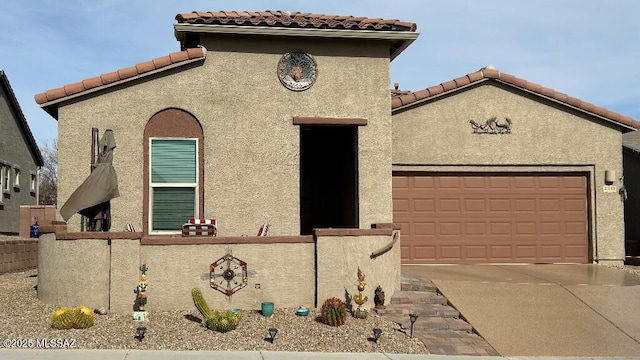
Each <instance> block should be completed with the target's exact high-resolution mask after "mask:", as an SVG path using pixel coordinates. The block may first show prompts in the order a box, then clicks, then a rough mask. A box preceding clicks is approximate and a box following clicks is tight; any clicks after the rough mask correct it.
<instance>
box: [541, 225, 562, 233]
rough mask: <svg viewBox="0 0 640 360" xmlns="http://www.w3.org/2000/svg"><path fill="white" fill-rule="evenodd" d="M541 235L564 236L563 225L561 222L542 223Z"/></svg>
mask: <svg viewBox="0 0 640 360" xmlns="http://www.w3.org/2000/svg"><path fill="white" fill-rule="evenodd" d="M540 235H559V236H560V235H562V224H561V223H560V222H559V221H544V222H540Z"/></svg>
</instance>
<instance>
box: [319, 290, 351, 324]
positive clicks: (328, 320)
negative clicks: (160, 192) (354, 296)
mask: <svg viewBox="0 0 640 360" xmlns="http://www.w3.org/2000/svg"><path fill="white" fill-rule="evenodd" d="M346 317H347V305H346V304H345V303H344V301H342V300H340V299H338V298H335V297H333V298H331V299H327V300H326V301H325V302H324V304H322V308H320V319H321V320H322V322H323V323H325V324H327V325H331V326H340V325H344V322H345V319H346Z"/></svg>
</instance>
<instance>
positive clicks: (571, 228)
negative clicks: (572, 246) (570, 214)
mask: <svg viewBox="0 0 640 360" xmlns="http://www.w3.org/2000/svg"><path fill="white" fill-rule="evenodd" d="M564 226H565V234H567V235H585V234H586V233H587V223H586V222H585V221H568V222H566V223H565V224H564Z"/></svg>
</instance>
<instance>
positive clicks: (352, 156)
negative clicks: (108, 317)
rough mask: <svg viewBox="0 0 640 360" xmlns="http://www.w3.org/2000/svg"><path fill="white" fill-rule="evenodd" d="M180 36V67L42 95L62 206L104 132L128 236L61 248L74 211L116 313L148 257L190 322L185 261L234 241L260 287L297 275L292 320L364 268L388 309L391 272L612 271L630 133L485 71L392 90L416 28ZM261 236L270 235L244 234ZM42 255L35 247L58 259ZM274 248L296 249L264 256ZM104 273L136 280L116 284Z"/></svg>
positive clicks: (258, 19) (237, 21)
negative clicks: (205, 227)
mask: <svg viewBox="0 0 640 360" xmlns="http://www.w3.org/2000/svg"><path fill="white" fill-rule="evenodd" d="M176 20H177V23H176V24H174V28H175V34H176V38H177V40H178V41H179V42H180V46H181V51H179V52H176V53H172V54H170V55H168V56H165V57H160V58H156V59H154V60H151V61H148V62H144V63H140V64H137V65H135V66H131V67H127V68H123V69H120V70H118V71H115V72H112V73H108V74H103V75H101V76H97V77H94V78H90V79H86V80H84V81H81V82H77V83H72V84H69V85H66V86H64V87H61V88H57V89H53V90H49V91H46V92H44V93H41V94H38V95H36V97H35V99H36V101H37V103H38V104H40V106H41V107H42V108H43V109H44V110H45V111H47V112H48V113H49V114H51V115H52V116H53V117H54V118H55V119H56V120H57V121H58V133H59V139H58V146H59V149H58V150H59V180H58V181H59V188H58V199H59V203H60V204H64V203H65V201H66V199H68V198H69V196H70V195H71V193H72V192H73V191H74V190H75V189H76V188H77V187H78V186H79V185H80V184H81V183H82V182H83V180H84V179H85V178H86V177H87V175H88V172H89V166H88V163H87V158H88V155H87V153H88V152H89V151H90V148H91V136H90V132H91V128H99V129H101V130H104V129H112V130H113V132H114V134H115V137H116V142H117V148H116V150H115V152H114V156H113V164H114V167H115V169H116V170H117V173H118V182H119V189H120V197H118V198H116V199H114V200H112V202H111V213H112V224H113V226H112V231H118V230H121V229H124V228H125V226H126V225H127V224H129V223H130V224H133V225H134V227H136V228H138V229H140V231H139V232H138V233H135V234H133V235H127V234H126V233H117V234H116V233H113V234H111V235H109V239H110V240H109V242H108V243H107V242H104V243H101V244H100V245H95V244H94V243H95V241H94V242H91V241H92V240H91V239H98V238H99V237H100V235H94V234H89V235H87V234H86V233H84V235H83V234H82V233H80V234H78V233H76V234H73V232H77V231H79V230H80V217H79V216H78V215H76V216H74V217H72V218H71V219H70V220H69V221H68V223H67V224H66V232H63V231H61V230H60V229H58V231H57V232H56V236H57V237H58V239H60V238H61V237H62V238H65V239H69V240H72V239H76V240H78V241H81V240H82V241H84V242H83V243H82V244H83V245H79V246H83V247H84V248H83V249H85V250H87V251H96V252H97V253H98V254H102V253H103V252H104V254H105V255H104V259H103V260H99V262H100V264H99V265H94V267H96V266H97V267H98V268H100V267H101V266H104V268H105V269H111V271H112V272H111V273H110V276H111V277H110V278H109V279H111V280H108V279H105V280H104V281H105V285H104V287H105V289H107V290H105V291H106V292H107V293H109V292H110V293H111V297H110V301H122V302H125V299H126V297H127V296H128V295H126V294H128V292H127V289H126V288H123V289H120V290H118V289H116V290H114V289H113V287H110V286H112V284H114V283H115V281H114V280H113V277H116V278H117V279H124V278H127V279H129V278H133V281H136V271H137V270H136V269H137V267H136V266H137V265H136V266H134V265H135V264H138V263H140V262H143V261H147V260H148V259H154V261H155V262H156V264H157V265H156V269H158V270H157V271H161V272H162V273H161V274H158V277H164V276H166V278H167V279H169V280H165V279H157V280H156V281H157V283H156V284H155V286H156V287H155V289H158V288H159V287H161V286H165V285H166V287H167V288H169V287H173V288H176V287H179V288H180V289H179V290H180V292H181V293H180V294H182V293H184V294H186V295H184V296H183V295H180V294H178V292H171V291H174V290H171V289H165V290H161V289H158V290H156V291H159V292H161V291H166V292H164V293H162V294H163V295H162V300H158V301H161V302H162V304H160V305H158V306H159V307H166V308H171V307H176V306H187V305H188V302H189V301H188V300H189V299H188V289H189V288H190V287H191V286H194V285H197V284H198V281H200V279H199V278H198V276H199V275H198V271H197V270H195V269H196V268H193V267H191V266H192V264H196V263H198V262H202V263H204V262H205V261H206V259H209V258H213V257H217V256H220V255H219V254H220V253H221V252H222V253H223V252H224V249H225V247H229V246H230V244H232V245H233V247H234V250H233V254H234V255H236V254H237V256H239V257H240V256H246V257H248V258H254V259H255V260H252V261H254V262H260V266H265V267H267V266H274V267H275V268H273V269H272V271H271V272H270V273H269V276H276V277H277V276H280V275H274V274H279V273H278V270H282V271H283V272H288V273H291V271H292V269H298V270H293V271H298V275H299V276H300V277H301V280H299V281H298V280H291V277H286V276H285V275H283V276H284V277H283V278H282V279H281V280H278V281H282V282H284V283H286V284H287V286H284V287H283V288H280V289H279V290H282V289H287V290H288V292H287V294H284V293H283V292H282V291H280V292H278V293H276V292H272V293H270V295H271V297H279V299H280V301H281V302H282V303H286V304H290V305H299V304H305V303H307V304H310V305H314V302H315V305H317V303H318V299H319V300H320V301H321V300H323V299H324V297H325V296H328V295H334V296H342V295H343V294H344V291H345V289H346V288H348V287H349V286H351V287H353V286H352V285H348V284H351V283H353V280H354V279H351V278H352V277H353V276H354V274H355V271H354V269H355V266H358V265H360V266H363V269H364V271H365V273H368V278H370V277H371V278H374V279H376V280H375V281H376V283H378V282H379V283H382V284H383V288H385V287H386V289H387V292H388V295H390V294H392V293H393V291H395V290H398V287H399V265H400V263H401V262H402V263H405V264H431V263H485V262H490V263H591V262H622V261H623V259H624V218H623V206H624V204H623V201H622V200H621V197H620V195H619V193H618V192H617V190H616V188H619V187H620V181H619V175H621V174H622V153H621V150H620V149H621V147H622V134H623V133H625V132H628V131H631V130H634V129H637V128H640V123H638V122H636V121H634V120H633V119H631V118H629V117H625V116H622V115H620V114H617V113H614V112H611V111H608V110H606V109H603V108H600V107H597V106H595V105H593V104H589V103H585V102H583V101H580V100H578V99H575V98H572V97H569V96H567V95H565V94H561V93H559V92H556V91H554V90H551V89H548V88H545V87H542V86H540V85H538V84H534V83H530V82H527V81H525V80H522V79H519V78H516V77H514V76H512V75H509V74H506V73H502V72H500V71H499V70H497V69H495V68H493V67H491V66H488V67H486V68H482V69H481V70H479V71H476V72H472V73H470V74H467V75H465V76H461V77H459V78H456V79H454V80H452V81H448V82H444V83H442V84H440V85H436V86H432V87H428V88H426V89H424V90H420V91H417V92H409V91H402V90H399V89H394V90H391V91H390V90H389V87H390V86H389V85H390V68H389V62H390V61H392V60H393V59H394V58H395V57H396V56H398V55H400V53H401V52H402V51H403V50H404V49H405V48H406V47H407V46H409V45H410V44H411V43H412V42H413V41H414V40H415V39H416V38H417V36H418V33H417V32H416V29H417V27H416V25H415V24H413V23H406V22H402V21H399V20H383V19H368V18H355V17H350V16H328V15H318V14H308V13H307V14H305V13H288V12H277V11H267V12H193V13H185V14H178V15H177V16H176ZM189 218H204V219H216V220H217V222H218V237H217V238H211V239H204V238H186V237H181V236H180V227H181V225H182V224H183V223H185V222H186V221H187V220H188V219H189ZM263 223H268V224H269V225H270V230H269V231H270V232H269V236H267V237H261V238H256V237H253V236H249V237H243V235H253V234H255V233H256V231H257V230H258V228H259V226H260V225H261V224H263ZM394 224H395V225H394ZM372 228H373V229H372ZM394 229H395V230H394ZM398 229H399V230H400V231H399V234H401V238H400V241H399V242H397V243H396V242H395V240H396V239H397V238H398ZM380 236H382V238H378V237H380ZM103 237H104V236H103ZM329 238H331V239H330V240H328V239H329ZM53 240H54V242H50V241H49V240H47V241H44V242H42V244H43V245H42V246H44V247H46V250H47V251H62V250H61V249H62V246H71V245H67V243H68V242H64V243H65V245H56V243H55V238H54V239H53ZM112 240H113V241H112ZM120 240H121V241H120ZM325 240H327V242H323V241H325ZM354 240H355V242H350V241H354ZM277 242H279V244H280V245H287V246H294V245H295V244H294V243H300V244H304V246H303V245H300V248H295V247H289V248H286V249H285V248H279V249H275V248H274V249H267V248H264V247H265V246H267V245H269V244H271V243H277ZM119 243H122V248H119V249H117V250H116V249H115V248H114V247H115V246H120V245H117V244H119ZM307 243H313V244H314V245H309V246H308V245H307ZM323 244H325V245H323ZM347 244H348V245H347ZM394 244H395V245H394ZM397 244H399V246H398V245H397ZM187 245H194V246H195V247H184V246H187ZM96 246H99V248H96ZM296 246H297V245H296ZM325 246H326V247H325ZM381 246H382V248H383V249H384V251H381V252H379V253H376V252H375V251H374V252H373V253H372V251H371V250H372V249H373V250H376V249H378V248H380V247H381ZM109 247H111V251H110V252H108V254H109V255H107V249H108V248H109ZM54 249H58V250H54ZM256 249H261V250H259V251H264V252H263V253H262V255H260V254H255V252H256V251H258V250H256ZM390 249H391V250H390ZM241 252H242V255H240V253H241ZM131 253H133V254H135V256H133V257H126V256H125V254H131ZM361 253H362V254H361ZM113 254H116V255H117V256H121V257H119V258H117V259H115V260H114V258H113V256H116V255H113ZM214 254H217V256H214ZM370 254H371V256H370ZM361 255H364V257H359V256H361ZM374 255H375V256H374ZM378 255H379V256H380V257H378ZM101 256H102V255H98V256H97V258H98V259H102V258H101ZM269 257H274V259H272V260H268V259H269ZM280 257H282V258H280ZM265 258H267V260H265ZM301 258H302V260H301ZM41 259H42V258H41ZM278 259H280V260H278ZM376 259H377V260H376ZM385 259H386V260H385ZM45 261H46V260H45ZM51 261H53V260H51ZM93 261H94V262H95V261H96V258H94V259H93ZM149 261H152V260H149ZM300 261H305V265H303V264H301V263H300ZM375 261H378V263H376V262H375ZM314 262H315V264H314ZM383 262H384V263H383ZM116 263H117V264H118V265H119V266H121V267H127V268H128V269H129V270H126V271H124V272H123V273H117V274H114V273H113V269H114V267H112V266H110V265H113V264H116ZM285 263H286V264H285ZM175 264H180V265H175ZM41 265H42V264H41ZM84 265H86V264H84ZM347 265H348V266H347ZM44 266H50V268H51V269H54V268H55V269H57V270H58V271H59V272H58V273H57V274H58V275H60V274H61V273H62V272H64V271H67V270H62V269H61V267H62V266H63V265H62V264H53V263H47V264H44ZM64 266H69V265H68V264H65V265H64ZM74 266H77V267H80V266H83V265H82V264H74ZM193 266H196V265H193ZM197 266H200V265H197ZM349 266H350V267H349ZM351 267H353V268H354V269H351ZM82 268H86V267H82ZM159 268H162V270H160V269H159ZM199 268H200V267H197V269H199ZM152 269H153V267H152ZM300 269H301V270H300ZM96 271H98V270H96ZM105 271H107V270H105ZM189 271H191V272H192V273H191V275H189V276H187V279H188V280H184V279H185V277H184V276H183V277H180V276H181V275H180V274H185V273H187V272H189ZM107 272H108V271H107ZM125 273H126V274H125ZM176 273H177V274H178V275H176ZM329 273H330V274H331V275H330V276H329V275H327V277H325V275H324V274H329ZM96 274H97V273H94V275H95V276H98V277H100V276H102V275H99V274H98V275H96ZM149 274H153V271H152V270H151V271H150V272H149ZM305 274H308V278H306V276H307V275H305ZM67 275H68V273H67ZM289 275H290V274H289ZM249 276H252V275H251V274H250V275H249ZM253 276H254V279H260V277H261V276H263V277H265V278H263V279H262V280H260V281H258V280H255V281H254V280H253V279H251V280H250V281H249V282H250V283H251V284H253V283H254V282H255V285H256V286H255V287H254V286H249V287H248V290H249V291H245V293H246V295H247V296H253V297H254V298H258V297H260V296H262V295H260V294H259V291H260V290H258V289H260V288H261V287H260V286H259V284H258V283H262V284H263V285H264V284H265V282H268V281H269V280H267V279H266V277H267V275H266V272H265V273H261V272H260V270H258V273H257V274H255V275H253ZM60 277H61V278H62V276H60ZM149 277H150V279H151V278H152V275H149ZM179 279H182V280H179ZM283 279H288V280H286V281H285V280H283ZM41 280H42V279H40V278H39V282H40V281H41ZM67 280H68V278H67ZM129 281H130V280H129ZM180 281H182V282H185V283H186V284H182V283H181V282H180ZM275 283H276V280H273V284H275ZM110 284H111V285H110ZM270 284H271V283H270ZM328 284H331V285H330V286H329V285H328ZM373 287H375V285H374V286H373ZM329 288H330V289H329ZM150 289H151V290H150V291H153V289H154V285H153V283H152V285H150ZM40 290H41V287H40V283H39V291H40ZM293 290H295V291H293ZM43 291H45V292H48V293H49V294H53V293H56V294H57V295H55V296H62V295H60V294H61V293H62V292H61V291H57V290H54V289H53V288H48V289H47V290H43ZM305 291H306V292H308V293H309V294H312V295H311V297H309V296H308V295H304V296H298V297H296V296H297V295H296V294H297V293H298V292H300V293H303V292H305ZM99 292H100V291H94V292H93V293H94V294H93V295H95V293H99ZM129 292H130V291H129ZM170 292H171V293H170ZM239 294H241V293H239ZM85 295H86V296H93V295H89V294H85ZM47 296H48V295H47ZM96 296H97V295H96ZM234 296H235V295H234ZM238 296H239V295H238ZM53 297H54V296H53V295H51V298H50V299H53ZM106 298H108V297H106V295H105V297H104V299H106ZM370 298H371V299H372V298H373V296H370ZM57 299H59V298H57ZM74 299H75V300H77V298H74ZM104 299H103V298H102V297H95V298H94V303H96V304H97V303H101V302H104V301H106V300H104ZM118 299H121V300H118ZM314 299H315V300H314ZM75 300H73V301H75ZM238 301H239V302H240V303H241V304H246V305H247V306H255V303H252V302H251V301H250V300H248V299H247V300H242V299H240V300H238ZM243 301H244V302H243ZM252 301H253V300H252ZM176 304H177V305H176ZM220 304H224V303H223V302H221V303H220Z"/></svg>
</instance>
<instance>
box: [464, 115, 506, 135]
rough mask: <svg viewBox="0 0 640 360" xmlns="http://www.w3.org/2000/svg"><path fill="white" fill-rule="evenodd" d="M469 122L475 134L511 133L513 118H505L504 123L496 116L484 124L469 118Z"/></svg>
mask: <svg viewBox="0 0 640 360" xmlns="http://www.w3.org/2000/svg"><path fill="white" fill-rule="evenodd" d="M469 123H470V124H471V128H472V129H473V133H474V134H511V119H509V118H505V119H504V123H500V122H498V121H497V120H496V117H495V116H494V117H492V118H490V119H489V120H487V121H486V122H485V123H484V124H478V123H477V122H475V121H473V120H469Z"/></svg>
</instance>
